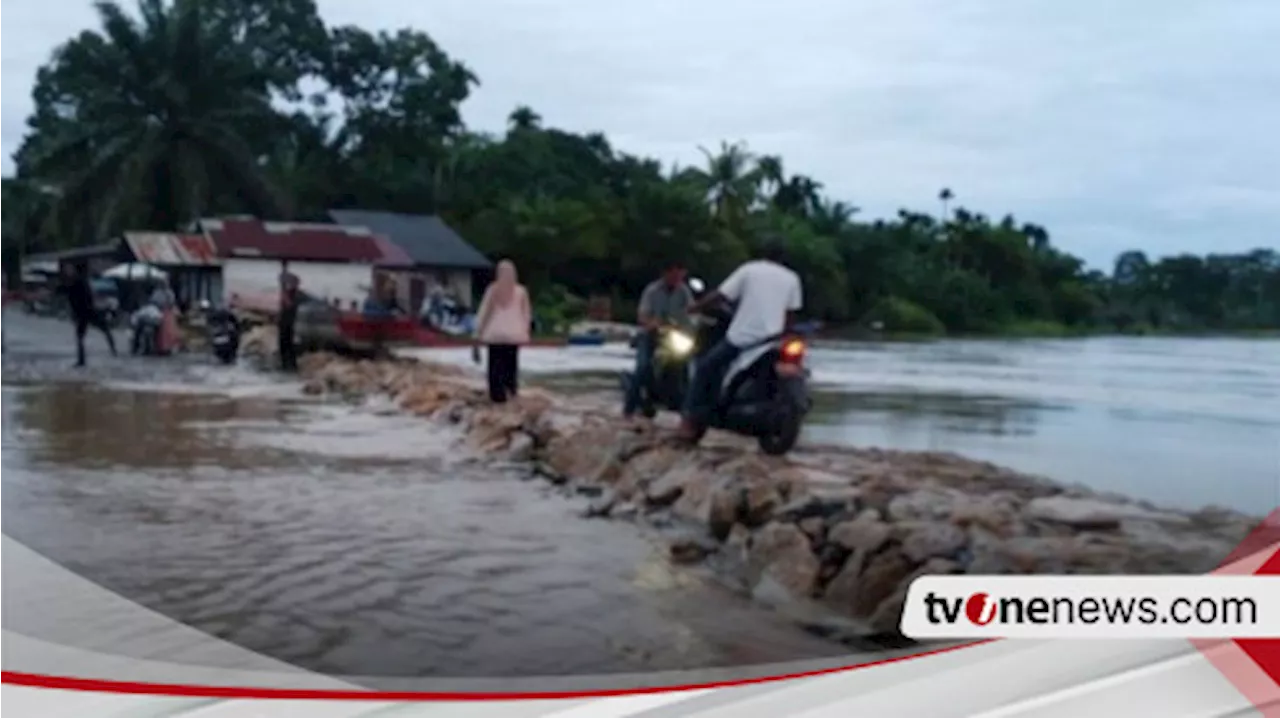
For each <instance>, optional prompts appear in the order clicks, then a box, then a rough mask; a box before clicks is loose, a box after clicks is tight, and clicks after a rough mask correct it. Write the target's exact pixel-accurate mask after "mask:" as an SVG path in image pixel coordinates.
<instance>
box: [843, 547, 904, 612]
mask: <svg viewBox="0 0 1280 718" xmlns="http://www.w3.org/2000/svg"><path fill="white" fill-rule="evenodd" d="M911 571H912V563H911V562H910V561H908V560H907V559H906V557H904V556H903V555H902V554H901V553H899V552H897V551H893V550H886V551H884V552H883V553H880V554H877V555H875V556H872V557H871V558H870V559H869V560H865V563H864V560H862V559H860V557H859V556H858V555H857V554H854V555H853V556H850V557H849V561H848V562H847V563H846V564H845V567H844V568H843V569H842V570H841V571H840V573H838V574H837V575H836V577H835V578H834V579H832V580H831V583H830V584H829V585H828V586H827V589H826V592H825V593H824V595H823V599H824V600H825V601H826V602H827V603H828V604H829V605H831V606H832V607H833V608H835V609H837V610H839V611H841V612H843V613H845V614H846V615H850V616H854V617H855V618H866V617H867V616H870V615H871V614H872V612H874V611H875V610H876V608H877V607H879V606H880V604H881V603H882V602H883V601H884V600H885V599H887V598H888V597H889V596H891V595H893V593H894V592H895V591H896V590H897V589H898V584H900V583H901V582H902V581H903V580H904V579H905V578H906V577H907V576H909V575H911Z"/></svg>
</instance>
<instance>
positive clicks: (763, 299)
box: [680, 239, 804, 438]
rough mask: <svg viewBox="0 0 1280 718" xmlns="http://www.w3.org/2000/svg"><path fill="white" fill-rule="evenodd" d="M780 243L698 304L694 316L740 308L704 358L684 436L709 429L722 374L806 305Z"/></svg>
mask: <svg viewBox="0 0 1280 718" xmlns="http://www.w3.org/2000/svg"><path fill="white" fill-rule="evenodd" d="M784 254H785V252H784V249H783V245H782V243H781V241H780V240H776V239H775V240H771V241H770V242H768V243H767V244H766V245H765V246H764V247H763V249H762V250H761V252H760V253H759V255H758V256H757V258H756V259H753V260H751V261H749V262H747V263H746V264H743V265H742V266H740V267H738V268H737V269H736V270H734V272H733V274H730V275H729V278H728V279H726V280H724V282H723V283H721V285H720V286H719V287H718V288H717V289H715V290H714V291H712V292H709V293H707V295H706V296H704V297H702V298H701V299H699V300H697V301H696V302H694V303H693V304H692V305H691V306H690V307H689V311H690V312H691V313H693V312H697V311H699V310H701V309H702V308H704V307H706V306H708V305H710V304H712V303H714V302H717V301H724V300H728V301H730V302H733V303H735V304H737V308H736V309H735V311H734V314H733V320H732V321H731V322H730V323H729V329H728V332H727V333H726V334H725V338H724V339H723V340H722V341H721V342H720V343H719V344H717V345H716V346H714V347H712V348H711V350H710V351H708V352H707V353H706V354H704V355H703V356H702V357H701V358H700V359H699V360H698V364H697V369H696V371H695V372H694V378H693V383H692V384H691V385H690V386H689V393H688V395H687V396H686V397H685V405H684V412H683V414H684V417H683V421H682V422H681V426H680V429H681V431H680V433H681V435H682V436H683V437H685V438H692V437H693V435H694V433H695V427H698V426H705V425H706V424H707V421H708V420H709V418H710V417H709V416H708V415H709V414H710V412H711V411H712V410H713V409H714V407H715V404H716V401H717V400H718V398H719V396H718V395H719V391H720V384H721V382H722V381H723V380H724V372H725V371H726V370H727V369H728V368H729V365H731V364H732V363H733V361H734V359H737V358H738V355H739V354H741V353H742V352H743V351H744V350H746V349H752V348H754V347H756V346H759V345H760V344H762V343H765V342H767V341H770V340H772V339H775V338H777V337H779V336H780V335H781V334H782V333H783V332H785V331H786V330H787V327H789V326H790V324H791V320H792V318H793V316H792V315H793V313H794V312H797V311H799V310H800V309H801V307H802V306H803V303H804V290H803V287H802V285H801V283H800V277H799V276H798V275H797V274H796V273H795V272H793V271H791V270H790V269H788V268H787V267H786V266H785V265H784V264H783V261H784Z"/></svg>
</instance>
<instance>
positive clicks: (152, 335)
mask: <svg viewBox="0 0 1280 718" xmlns="http://www.w3.org/2000/svg"><path fill="white" fill-rule="evenodd" d="M163 321H164V313H163V312H161V311H160V308H159V307H157V306H156V305H154V304H146V305H144V306H142V307H141V308H139V309H138V310H137V311H136V312H134V313H133V315H132V316H131V317H130V318H129V324H130V326H131V327H132V330H133V336H132V339H131V340H130V342H129V350H130V353H131V354H133V355H134V356H160V324H161V323H162V322H163Z"/></svg>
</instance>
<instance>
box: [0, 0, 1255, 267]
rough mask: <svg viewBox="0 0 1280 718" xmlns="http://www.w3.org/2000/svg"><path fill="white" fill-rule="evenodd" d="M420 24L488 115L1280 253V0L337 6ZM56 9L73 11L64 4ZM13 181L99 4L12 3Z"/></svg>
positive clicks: (1058, 237)
mask: <svg viewBox="0 0 1280 718" xmlns="http://www.w3.org/2000/svg"><path fill="white" fill-rule="evenodd" d="M319 5H320V8H321V12H322V13H323V15H324V17H325V19H326V20H327V21H328V22H329V23H330V24H348V23H353V24H359V25H362V26H364V27H367V28H394V27H400V26H405V25H409V26H412V27H415V28H418V29H422V30H425V31H427V32H429V33H430V34H431V35H432V36H433V37H435V39H436V40H437V41H438V42H440V43H441V44H442V45H443V46H444V48H445V49H446V50H447V51H448V52H449V53H451V54H452V55H454V56H455V57H457V58H460V59H462V60H464V61H465V62H466V63H467V64H468V65H469V66H470V67H471V68H472V69H473V70H475V71H476V73H477V74H478V75H479V76H480V80H481V87H480V88H479V89H478V90H477V91H476V92H475V94H474V95H473V96H472V99H471V100H469V101H468V103H467V105H466V106H465V108H464V109H465V115H466V118H467V121H468V123H469V124H471V125H472V126H473V127H479V128H482V129H493V130H496V129H500V128H501V127H502V126H503V124H504V122H505V118H506V116H507V114H508V113H509V112H510V111H511V110H512V109H513V108H514V107H515V106H516V105H518V104H528V105H530V106H532V107H533V108H534V109H535V110H537V111H538V112H539V113H540V114H542V116H543V117H544V120H545V122H546V123H547V124H550V125H555V126H560V127H565V128H568V129H572V130H584V131H585V130H602V131H605V132H606V133H607V134H608V135H609V137H610V139H611V140H612V141H613V142H614V144H615V146H617V147H620V148H622V149H623V150H626V151H629V152H634V153H639V154H646V155H653V156H657V157H661V158H663V159H665V160H668V161H680V162H682V163H690V162H697V161H699V160H700V154H699V153H698V149H697V148H698V146H699V145H705V146H708V147H716V146H718V143H719V141H720V140H721V139H728V140H743V141H745V142H747V144H748V145H749V146H750V148H751V149H752V150H753V151H755V152H758V153H768V154H778V155H781V156H782V157H783V158H784V160H785V163H786V165H787V167H788V169H789V170H791V171H793V172H801V173H804V174H808V175H810V176H812V177H814V178H816V179H817V180H819V181H820V182H822V183H823V184H824V185H825V187H826V189H827V190H828V191H829V192H830V193H832V194H833V195H834V196H836V197H837V198H839V199H844V200H846V201H849V202H852V203H853V204H855V205H857V206H859V207H862V208H863V210H864V214H866V215H869V216H883V215H888V214H892V213H893V212H895V211H896V209H897V208H898V207H900V206H904V205H908V206H911V207H914V208H919V209H923V210H929V211H933V210H936V209H937V201H936V199H935V197H936V195H937V192H938V190H939V188H941V187H943V186H949V187H951V188H952V189H953V191H954V192H955V194H956V196H957V198H958V201H959V203H960V204H963V205H966V206H971V207H973V208H975V209H979V210H982V211H984V212H987V213H988V214H992V215H1000V214H1003V213H1004V212H1006V211H1011V212H1014V213H1015V214H1016V215H1017V216H1018V217H1019V218H1025V219H1028V220H1034V221H1037V222H1040V223H1043V224H1045V225H1047V226H1048V228H1049V229H1050V231H1051V232H1052V234H1053V237H1054V240H1055V242H1057V243H1058V244H1059V245H1061V246H1063V247H1064V248H1066V249H1068V250H1070V251H1072V252H1074V253H1076V254H1079V255H1081V256H1083V257H1085V258H1086V259H1087V260H1088V261H1089V262H1090V263H1091V264H1093V265H1094V266H1098V267H1106V268H1109V266H1110V263H1111V261H1112V259H1113V258H1114V256H1115V255H1116V254H1117V253H1118V252H1120V251H1123V250H1124V249H1127V248H1130V247H1136V248H1140V249H1144V250H1147V251H1149V252H1152V253H1156V254H1164V253H1172V252H1182V251H1191V252H1197V253H1202V252H1207V251H1214V250H1217V251H1237V250H1242V249H1247V248H1253V247H1259V246H1265V247H1276V246H1278V245H1280V131H1278V130H1277V129H1276V128H1277V127H1280V48H1278V46H1277V44H1276V38H1277V37H1280V0H1072V1H1067V0H785V1H784V0H643V1H641V0H595V1H592V0H424V1H422V2H404V1H403V0H319ZM54 6H56V10H53V9H52V8H53V7H54ZM4 14H5V15H8V21H7V22H4V23H3V58H4V65H3V73H4V75H3V79H4V84H3V88H2V90H3V91H2V93H0V96H2V98H3V102H4V105H3V146H4V170H5V172H6V173H7V172H9V171H10V170H11V169H12V167H13V163H12V161H11V160H10V154H11V153H12V152H13V151H14V150H15V149H16V148H17V147H18V144H19V143H20V141H21V138H22V133H23V128H24V125H23V122H24V120H25V118H26V116H27V114H28V113H29V112H30V110H31V100H30V91H31V84H32V79H33V76H34V73H35V70H36V68H37V67H38V66H39V65H40V64H41V63H42V62H44V60H45V59H46V58H47V56H48V54H49V53H50V51H51V50H52V49H53V48H54V47H55V46H56V45H57V44H58V43H60V42H62V41H63V40H65V39H66V38H68V37H69V36H71V35H72V34H73V33H75V32H76V31H78V30H80V29H82V28H84V27H87V26H89V25H91V24H92V23H93V21H94V14H93V12H92V10H91V5H90V3H89V2H84V1H83V0H53V2H52V3H51V2H50V0H9V8H8V10H7V11H6V12H5V13H4Z"/></svg>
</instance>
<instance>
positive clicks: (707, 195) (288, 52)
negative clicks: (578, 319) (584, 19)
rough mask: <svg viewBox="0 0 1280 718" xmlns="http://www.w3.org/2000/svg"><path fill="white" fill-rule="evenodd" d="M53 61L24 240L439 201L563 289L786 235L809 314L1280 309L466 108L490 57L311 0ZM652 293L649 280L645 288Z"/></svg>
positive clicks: (172, 28)
mask: <svg viewBox="0 0 1280 718" xmlns="http://www.w3.org/2000/svg"><path fill="white" fill-rule="evenodd" d="M97 9H98V14H99V21H100V22H99V28H98V29H97V30H93V31H85V32H83V33H80V34H79V35H77V36H75V37H73V38H70V39H69V40H67V41H66V42H65V43H64V44H63V45H62V46H60V47H59V48H58V49H57V50H56V52H55V53H54V54H53V56H52V57H51V59H50V60H49V62H48V63H47V64H46V65H45V66H44V67H42V68H40V70H39V72H38V74H37V77H36V83H35V89H34V100H35V107H36V109H35V112H34V113H33V114H32V116H31V117H30V118H29V120H28V128H29V129H28V133H27V136H26V138H25V141H24V143H23V145H22V147H21V148H20V150H19V151H18V153H17V155H16V156H15V162H16V165H17V173H16V176H15V177H13V178H8V179H6V180H5V187H4V189H5V199H6V200H7V201H8V208H9V210H10V211H9V212H8V213H6V215H5V223H4V237H5V248H6V250H7V251H8V252H9V253H11V252H12V251H14V248H15V247H18V248H21V249H25V250H27V251H31V250H34V249H39V248H49V247H57V246H68V245H78V244H88V243H91V242H93V241H98V240H101V239H103V238H105V237H107V236H112V235H114V234H116V233H118V232H119V231H120V230H122V229H125V228H130V227H133V228H143V227H145V228H150V229H174V228H177V227H180V226H182V225H184V224H186V223H188V222H190V221H191V220H194V219H196V218H198V217H201V216H208V215H211V214H229V213H252V214H256V215H259V216H263V217H268V218H278V219H289V218H295V219H320V218H323V217H324V215H325V212H326V210H328V209H333V208H342V207H362V208H366V209H386V210H396V211H403V212H418V213H438V214H440V215H442V216H443V217H444V218H445V219H446V220H447V221H449V222H450V223H451V224H452V225H454V226H455V227H457V228H458V229H459V230H460V231H461V233H462V234H463V235H464V236H465V237H467V238H468V239H469V240H470V241H471V242H473V243H474V244H476V245H477V246H478V247H479V248H481V249H482V250H484V251H485V252H487V253H489V254H490V255H493V256H505V257H510V258H512V259H513V260H515V261H516V263H517V264H518V266H519V267H520V269H521V272H522V275H523V277H524V279H525V281H526V282H528V283H529V284H530V285H531V286H533V288H534V289H535V290H537V291H540V292H541V293H542V294H543V295H545V296H550V297H558V296H561V295H565V296H577V297H579V298H581V297H584V296H587V295H591V294H601V293H603V294H612V295H613V296H615V297H617V298H618V299H620V300H623V299H625V300H633V299H634V298H635V296H636V295H637V294H638V293H639V291H640V290H641V288H642V287H643V286H644V284H645V283H646V282H647V281H649V279H651V278H652V276H653V275H654V274H655V273H656V271H657V269H658V267H659V265H661V264H662V263H663V262H665V261H667V260H669V259H673V258H678V259H683V260H685V261H687V262H688V263H689V264H690V266H691V267H692V268H693V270H694V271H695V272H696V273H698V274H700V275H703V276H704V277H706V278H707V279H709V280H712V281H714V280H716V279H718V278H720V277H723V276H724V275H726V274H727V273H728V272H729V271H731V270H732V268H733V267H734V266H735V265H736V264H738V263H739V262H741V261H743V260H744V259H746V258H748V257H749V256H751V253H752V251H753V249H755V247H756V241H757V238H759V237H761V236H763V235H764V234H765V233H769V234H775V235H780V236H782V237H784V238H785V239H786V241H787V243H788V247H789V250H790V257H791V260H790V261H791V263H792V265H793V266H794V268H795V269H796V270H797V271H799V272H800V273H801V275H802V277H803V279H804V283H805V289H806V294H807V297H806V306H807V310H808V312H809V313H810V314H812V315H814V316H817V317H819V318H823V319H826V320H830V321H833V322H848V323H854V324H860V325H866V326H869V325H875V326H882V327H884V328H886V329H889V330H901V331H911V332H927V333H934V332H941V331H946V332H952V333H984V332H1002V331H1011V330H1014V329H1016V328H1018V327H1041V328H1044V327H1054V328H1057V329H1058V330H1062V331H1071V330H1082V331H1083V330H1091V329H1097V328H1115V329H1120V330H1126V331H1147V330H1201V329H1202V330H1223V329H1242V328H1274V327H1277V326H1280V256H1277V253H1276V252H1275V251H1272V250H1262V249H1260V250H1257V251H1254V252H1251V253H1247V254H1243V255H1209V256H1207V257H1196V256H1176V257H1166V258H1162V259H1154V260H1153V259H1149V258H1148V257H1146V256H1145V255H1144V254H1142V253H1141V252H1136V251H1134V252H1126V253H1124V254H1122V255H1121V256H1120V257H1119V258H1118V259H1117V261H1116V264H1115V267H1114V268H1113V271H1112V272H1111V273H1110V274H1109V275H1105V274H1103V273H1100V272H1090V271H1087V270H1086V268H1085V267H1084V264H1083V262H1081V261H1080V260H1079V259H1078V258H1076V257H1073V256H1071V255H1070V254H1067V253H1065V252H1063V251H1061V250H1059V249H1057V248H1055V247H1054V246H1053V244H1052V242H1051V238H1050V235H1049V232H1048V231H1047V230H1046V229H1045V228H1043V227H1041V226H1038V225H1036V224H1033V223H1026V222H1020V221H1018V220H1016V219H1015V218H1013V217H1003V218H1001V219H999V220H993V219H991V218H989V217H987V216H986V215H983V214H981V213H978V212H974V211H972V210H970V209H966V208H964V207H962V206H958V205H957V204H956V201H957V196H956V193H954V192H953V191H952V190H951V189H950V188H943V189H941V190H940V191H939V193H938V195H937V200H938V202H939V204H940V209H941V215H939V216H934V215H933V214H931V213H924V212H917V211H909V210H902V211H900V212H899V214H898V215H897V216H896V217H893V218H891V219H880V220H866V221H864V220H861V219H860V218H859V217H858V209H857V207H856V206H854V204H852V203H850V202H847V201H843V200H840V199H837V198H833V197H830V196H828V195H826V194H825V193H824V192H823V188H822V184H821V183H820V182H818V181H817V180H815V179H813V178H810V177H807V176H804V175H801V174H795V173H791V172H789V171H788V170H787V168H786V165H785V163H784V161H783V158H780V157H777V156H771V155H757V154H755V153H754V152H753V151H752V150H751V148H749V147H747V146H746V145H745V144H743V143H740V142H722V143H719V144H718V145H717V146H715V147H714V148H702V153H703V162H702V163H701V165H700V166H695V167H664V166H663V164H662V163H661V162H659V161H657V160H653V159H649V158H643V157H636V156H632V155H629V154H627V153H625V152H622V151H620V150H618V149H617V148H615V147H613V146H612V145H611V143H610V142H609V140H608V138H607V137H606V136H605V135H603V134H599V133H587V134H578V133H573V132H567V131H565V130H561V129H557V128H555V127H552V126H549V125H548V124H547V123H546V122H545V121H544V119H543V118H542V117H541V116H540V115H539V114H538V113H537V112H536V111H535V110H534V109H533V108H531V107H529V106H523V105H522V106H520V107H517V108H514V109H513V111H512V113H511V115H510V118H509V122H508V125H507V128H506V130H505V132H504V133H502V134H500V135H490V134H482V133H477V132H474V131H471V130H469V129H468V128H467V127H466V126H465V125H464V123H463V120H462V114H461V107H462V104H463V103H464V102H465V101H466V100H467V98H468V97H469V96H470V94H471V92H472V91H473V90H474V89H475V88H477V87H478V86H479V80H478V78H477V77H476V76H475V75H474V74H473V73H472V72H471V70H470V69H469V68H467V66H466V65H465V64H463V63H462V62H461V61H459V60H457V59H455V58H453V57H451V56H450V55H449V54H448V53H447V52H446V51H445V50H444V49H443V48H441V47H440V46H438V45H437V44H436V43H435V42H434V41H433V40H432V38H431V37H430V36H429V35H428V34H426V33H425V32H422V31H420V30H412V29H403V30H399V31H396V32H376V33H375V32H369V31H367V30H364V29H362V28H359V27H353V26H342V27H328V26H326V25H325V23H324V22H323V21H322V19H321V18H320V16H319V15H318V13H317V11H316V8H315V4H314V2H313V0H236V1H235V2H232V0H139V2H138V5H137V7H136V8H135V9H133V11H132V12H129V11H126V10H125V9H122V8H121V7H120V6H119V5H117V4H115V3H113V2H100V3H98V4H97ZM631 303H633V302H631V301H627V302H625V303H624V304H623V306H626V305H629V304H631Z"/></svg>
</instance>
